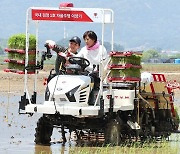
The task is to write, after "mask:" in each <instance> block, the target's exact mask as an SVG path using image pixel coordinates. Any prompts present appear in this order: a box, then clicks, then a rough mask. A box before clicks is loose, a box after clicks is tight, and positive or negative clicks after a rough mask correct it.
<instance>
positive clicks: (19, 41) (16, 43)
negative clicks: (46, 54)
mask: <svg viewBox="0 0 180 154" xmlns="http://www.w3.org/2000/svg"><path fill="white" fill-rule="evenodd" d="M8 48H11V49H23V50H25V49H26V35H25V34H15V35H13V36H11V37H10V38H9V39H8ZM34 49H36V37H35V36H34V35H30V36H29V50H34Z"/></svg>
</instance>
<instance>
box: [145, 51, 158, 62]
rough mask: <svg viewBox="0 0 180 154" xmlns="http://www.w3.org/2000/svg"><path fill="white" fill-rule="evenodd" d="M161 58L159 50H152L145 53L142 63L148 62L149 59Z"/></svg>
mask: <svg viewBox="0 0 180 154" xmlns="http://www.w3.org/2000/svg"><path fill="white" fill-rule="evenodd" d="M152 58H159V53H158V51H157V50H154V49H150V50H147V51H144V52H143V56H142V61H148V59H152Z"/></svg>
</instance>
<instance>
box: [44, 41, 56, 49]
mask: <svg viewBox="0 0 180 154" xmlns="http://www.w3.org/2000/svg"><path fill="white" fill-rule="evenodd" d="M46 44H48V46H49V48H51V49H52V48H54V46H55V45H56V42H54V41H53V40H46Z"/></svg>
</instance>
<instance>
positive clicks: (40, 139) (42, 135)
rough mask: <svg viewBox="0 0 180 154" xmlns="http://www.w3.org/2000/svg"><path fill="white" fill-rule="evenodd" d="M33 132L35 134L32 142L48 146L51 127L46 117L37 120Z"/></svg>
mask: <svg viewBox="0 0 180 154" xmlns="http://www.w3.org/2000/svg"><path fill="white" fill-rule="evenodd" d="M35 131H36V133H35V140H34V142H35V143H36V144H40V145H50V141H51V135H52V132H53V126H52V125H51V124H50V121H49V119H48V118H47V117H45V116H42V117H41V118H39V120H38V122H37V127H36V128H35Z"/></svg>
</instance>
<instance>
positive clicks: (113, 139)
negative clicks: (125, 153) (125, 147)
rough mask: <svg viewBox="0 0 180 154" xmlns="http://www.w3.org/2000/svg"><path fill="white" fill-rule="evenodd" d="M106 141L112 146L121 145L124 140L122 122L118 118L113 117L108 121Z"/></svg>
mask: <svg viewBox="0 0 180 154" xmlns="http://www.w3.org/2000/svg"><path fill="white" fill-rule="evenodd" d="M104 137H105V143H106V144H110V145H112V146H118V145H120V143H121V141H122V137H121V122H120V121H119V120H117V119H112V120H111V121H110V122H108V124H107V126H106V129H105V134H104Z"/></svg>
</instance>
